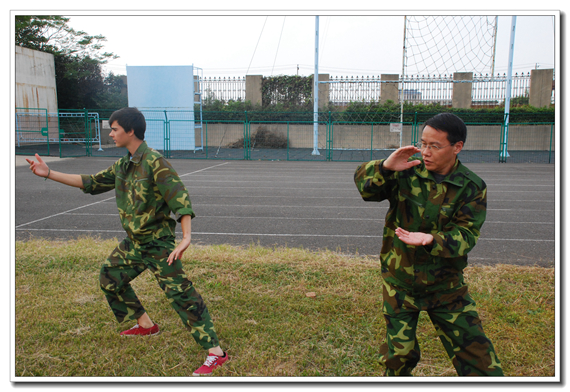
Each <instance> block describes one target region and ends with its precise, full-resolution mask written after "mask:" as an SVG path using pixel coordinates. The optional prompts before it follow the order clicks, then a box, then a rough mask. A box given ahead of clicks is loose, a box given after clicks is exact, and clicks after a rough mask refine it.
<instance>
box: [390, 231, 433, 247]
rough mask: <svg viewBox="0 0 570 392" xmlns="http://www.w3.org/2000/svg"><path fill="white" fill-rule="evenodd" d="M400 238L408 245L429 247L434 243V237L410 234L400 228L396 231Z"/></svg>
mask: <svg viewBox="0 0 570 392" xmlns="http://www.w3.org/2000/svg"><path fill="white" fill-rule="evenodd" d="M396 235H397V236H398V238H399V239H400V240H401V241H402V242H404V243H406V244H408V245H416V246H418V245H429V244H431V243H432V242H433V235H431V234H427V233H419V232H409V231H407V230H404V229H402V228H401V227H398V228H397V229H396Z"/></svg>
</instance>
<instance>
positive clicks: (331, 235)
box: [20, 229, 555, 242]
mask: <svg viewBox="0 0 570 392" xmlns="http://www.w3.org/2000/svg"><path fill="white" fill-rule="evenodd" d="M20 230H21V231H58V232H63V231H73V232H90V233H97V232H100V233H124V231H123V230H78V229H20ZM176 233H177V234H181V233H182V232H176ZM192 235H221V236H251V237H331V238H339V237H340V238H382V236H381V235H365V234H360V235H359V234H292V233H283V234H277V233H211V232H200V231H198V232H193V233H192ZM482 240H486V241H519V242H554V241H555V240H537V239H526V238H482V237H480V238H479V241H482Z"/></svg>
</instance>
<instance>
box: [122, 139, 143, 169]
mask: <svg viewBox="0 0 570 392" xmlns="http://www.w3.org/2000/svg"><path fill="white" fill-rule="evenodd" d="M147 148H148V146H147V145H146V142H144V141H143V142H142V143H141V145H140V146H139V148H137V150H136V151H135V154H134V155H132V156H131V153H130V152H129V153H127V157H128V158H129V160H128V161H130V162H132V163H134V164H135V165H138V164H139V163H140V162H141V158H142V156H143V154H144V152H145V151H146V149H147ZM128 161H127V162H128Z"/></svg>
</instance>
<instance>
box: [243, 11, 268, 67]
mask: <svg viewBox="0 0 570 392" xmlns="http://www.w3.org/2000/svg"><path fill="white" fill-rule="evenodd" d="M267 18H269V16H266V17H265V22H263V27H262V28H261V33H259V38H258V39H257V44H256V45H255V49H254V50H253V55H252V56H251V60H250V61H249V66H248V67H247V71H246V72H245V74H246V75H247V74H248V73H249V67H251V62H252V61H253V57H254V56H255V51H256V50H257V45H259V41H260V40H261V35H262V34H263V29H264V28H265V23H267Z"/></svg>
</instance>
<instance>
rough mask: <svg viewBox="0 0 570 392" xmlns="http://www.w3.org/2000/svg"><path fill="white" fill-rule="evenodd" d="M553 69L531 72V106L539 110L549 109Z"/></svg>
mask: <svg viewBox="0 0 570 392" xmlns="http://www.w3.org/2000/svg"><path fill="white" fill-rule="evenodd" d="M553 77H554V70H553V69H533V70H532V71H530V93H529V105H530V106H534V107H537V108H542V107H549V106H550V99H551V96H552V88H553V87H554V86H553V83H552V80H553Z"/></svg>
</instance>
